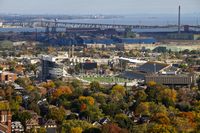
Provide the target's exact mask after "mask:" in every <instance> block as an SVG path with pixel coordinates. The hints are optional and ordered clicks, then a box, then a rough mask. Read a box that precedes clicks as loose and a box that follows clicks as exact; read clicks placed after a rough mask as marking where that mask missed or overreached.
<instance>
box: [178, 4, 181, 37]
mask: <svg viewBox="0 0 200 133" xmlns="http://www.w3.org/2000/svg"><path fill="white" fill-rule="evenodd" d="M178 33H179V34H180V33H181V6H180V5H179V7H178Z"/></svg>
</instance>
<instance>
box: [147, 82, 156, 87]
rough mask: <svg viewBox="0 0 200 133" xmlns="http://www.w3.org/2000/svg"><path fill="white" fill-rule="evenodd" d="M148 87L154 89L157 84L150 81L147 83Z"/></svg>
mask: <svg viewBox="0 0 200 133" xmlns="http://www.w3.org/2000/svg"><path fill="white" fill-rule="evenodd" d="M147 85H148V86H150V87H153V86H155V85H156V82H154V81H149V82H148V83H147Z"/></svg>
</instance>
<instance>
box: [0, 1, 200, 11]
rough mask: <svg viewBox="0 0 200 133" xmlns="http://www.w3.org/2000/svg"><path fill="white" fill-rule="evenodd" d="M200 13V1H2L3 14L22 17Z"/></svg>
mask: <svg viewBox="0 0 200 133" xmlns="http://www.w3.org/2000/svg"><path fill="white" fill-rule="evenodd" d="M179 3H180V4H181V6H182V13H195V14H197V13H198V14H200V0H0V13H20V14H137V13H148V14H153V13H157V14H162V13H167V14H177V8H178V5H179Z"/></svg>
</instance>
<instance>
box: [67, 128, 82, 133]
mask: <svg viewBox="0 0 200 133" xmlns="http://www.w3.org/2000/svg"><path fill="white" fill-rule="evenodd" d="M82 132H83V129H82V128H81V127H74V128H71V132H70V133H82Z"/></svg>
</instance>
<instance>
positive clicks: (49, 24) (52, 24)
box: [3, 21, 200, 31]
mask: <svg viewBox="0 0 200 133" xmlns="http://www.w3.org/2000/svg"><path fill="white" fill-rule="evenodd" d="M3 24H4V25H7V26H18V27H30V28H37V27H43V28H46V30H49V29H51V30H52V31H56V28H65V29H66V28H100V29H128V28H129V29H133V30H134V29H167V28H177V29H178V25H165V26H158V25H154V26H153V25H123V24H100V23H99V24H97V23H75V22H61V21H28V22H24V21H23V22H22V21H12V22H4V23H3ZM180 28H181V29H184V31H189V30H190V29H197V30H198V31H199V30H200V25H197V26H193V25H181V26H180Z"/></svg>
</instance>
